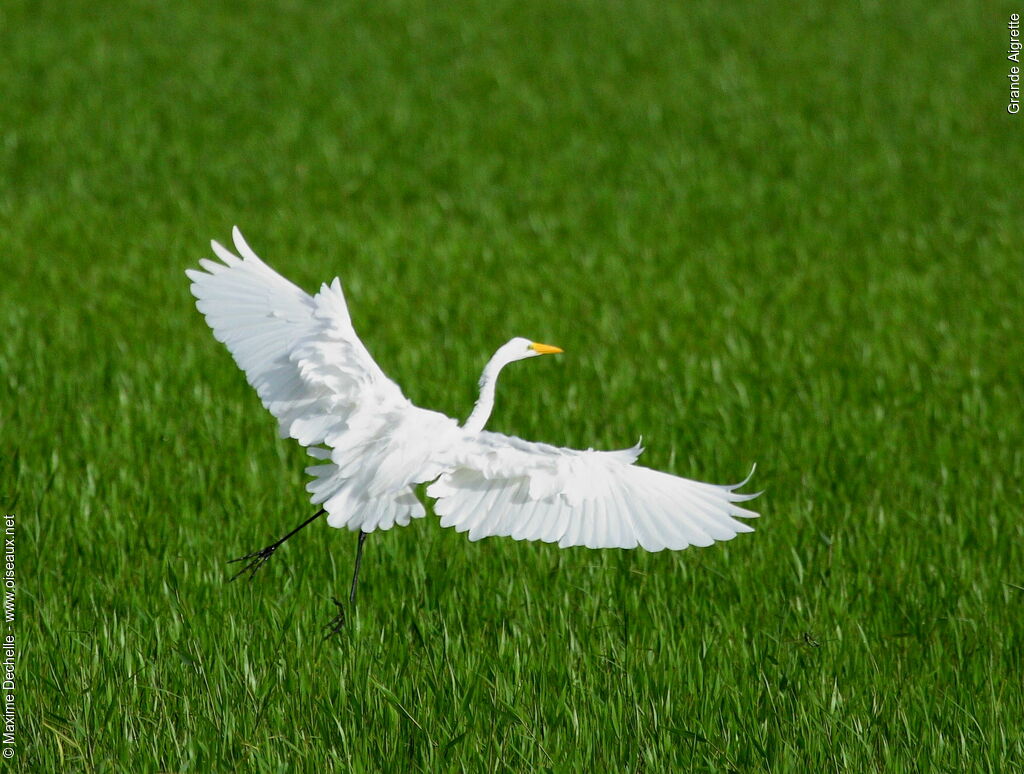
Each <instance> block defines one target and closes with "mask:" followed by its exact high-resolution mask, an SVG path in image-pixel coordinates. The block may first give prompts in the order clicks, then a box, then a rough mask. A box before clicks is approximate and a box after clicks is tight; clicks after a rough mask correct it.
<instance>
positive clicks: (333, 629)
mask: <svg viewBox="0 0 1024 774" xmlns="http://www.w3.org/2000/svg"><path fill="white" fill-rule="evenodd" d="M331 602H333V603H334V606H335V607H336V608H338V614H337V615H336V616H334V618H332V619H331V622H330V623H329V624H327V626H325V627H324V628H325V629H327V630H328V631H327V634H325V635H324V639H325V640H329V639H330V638H331V637H333V636H334V635H335V634H340V633H341V630H342V629H344V628H345V606H344V605H343V604H342V603H341V602H339V601H338V598H337V597H331Z"/></svg>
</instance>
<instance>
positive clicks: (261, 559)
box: [228, 543, 281, 583]
mask: <svg viewBox="0 0 1024 774" xmlns="http://www.w3.org/2000/svg"><path fill="white" fill-rule="evenodd" d="M280 547H281V544H280V543H272V544H271V545H269V546H267V547H266V548H261V549H260V550H259V551H253V552H252V553H251V554H246V555H245V556H240V557H238V558H237V559H232V560H230V561H229V562H228V564H234V563H235V562H248V564H247V565H245V567H243V568H242V569H241V570H239V571H238V572H236V573H235V574H234V575H232V576H231V580H238V577H239V576H240V575H243V574H245V573H249V580H252V579H253V576H255V575H256V571H257V570H258V569H259V568H260V567H262V566H263V565H264V564H266V563H267V560H268V559H270V557H272V556H273V555H274V552H275V551H276V550H277V549H278V548H280ZM229 583H230V581H229Z"/></svg>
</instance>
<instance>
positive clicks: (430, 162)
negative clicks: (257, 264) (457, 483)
mask: <svg viewBox="0 0 1024 774" xmlns="http://www.w3.org/2000/svg"><path fill="white" fill-rule="evenodd" d="M195 5H196V9H195V10H192V8H191V7H190V6H186V5H184V4H177V5H176V6H172V4H161V3H156V2H141V1H139V0H133V1H132V2H128V3H125V4H122V5H118V6H113V5H111V6H110V7H109V8H107V9H104V8H103V7H102V6H97V4H94V3H80V2H68V3H61V4H56V3H42V4H38V3H28V2H24V0H14V2H13V3H7V4H5V5H4V7H3V8H2V9H0V51H2V52H3V53H2V54H0V74H2V75H3V104H2V105H0V183H2V185H0V261H2V265H3V271H2V277H3V280H2V282H0V320H2V325H3V330H4V334H3V336H2V337H0V376H2V381H3V386H2V389H0V396H2V403H0V408H2V420H0V421H2V425H0V426H2V433H3V437H2V441H3V443H2V448H0V483H2V490H0V491H2V493H3V499H4V501H5V502H4V505H5V507H6V509H7V510H8V511H10V512H13V513H14V514H16V518H17V537H16V541H17V562H18V564H17V573H18V576H17V577H18V582H19V587H18V597H17V599H18V607H17V624H16V626H17V628H16V631H17V641H18V643H19V661H18V689H17V692H16V698H17V711H18V717H17V724H18V725H17V748H16V757H15V758H14V759H13V761H10V762H9V764H10V766H11V767H12V768H13V770H18V771H24V772H58V771H60V772H63V771H138V772H156V771H165V772H179V771H180V772H184V771H189V772H229V771H261V772H262V771H268V772H270V771H273V772H290V771H348V770H352V771H367V772H369V771H401V772H413V771H415V772H442V771H453V772H456V771H467V772H477V771H535V770H548V771H552V772H569V771H577V772H604V771H608V772H625V771H630V772H655V771H658V772H663V771H664V772H675V771H722V772H727V771H739V772H756V771H777V772H789V771H793V772H799V771H844V772H847V771H848V772H862V771H884V772H896V771H949V772H960V771H992V772H1005V771H1024V663H1022V661H1024V523H1022V508H1021V499H1022V491H1021V481H1022V478H1024V450H1022V439H1024V408H1022V404H1024V400H1022V396H1024V366H1022V364H1024V341H1022V335H1021V332H1022V330H1024V306H1022V302H1021V299H1022V293H1024V251H1022V246H1021V237H1022V231H1024V193H1022V191H1024V189H1022V187H1021V170H1022V169H1024V142H1022V141H1024V119H1022V117H1021V116H1010V115H1008V114H1007V113H1006V100H1007V93H1008V85H1007V78H1006V74H1007V71H1008V67H1007V65H1008V64H1009V63H1008V62H1007V61H1006V56H1005V54H1006V45H1007V42H1008V40H1009V38H1008V34H1007V30H1006V22H1007V19H1008V17H1009V14H1010V12H1011V11H1012V10H1017V11H1020V8H1019V6H1018V7H1014V6H1011V5H1008V4H1005V3H1000V2H996V3H981V2H968V3H965V4H963V3H962V4H942V3H938V4H937V3H934V2H923V1H922V2H909V3H901V4H895V5H894V6H893V7H890V6H889V4H885V3H877V2H867V3H862V4H838V3H836V4H826V5H825V7H815V10H810V7H811V6H808V9H807V10H798V8H797V7H796V6H785V7H781V6H780V7H777V8H774V9H773V10H771V12H768V11H767V10H766V9H765V8H763V7H762V6H758V5H756V4H755V3H752V2H742V3H735V4H732V5H730V6H729V7H728V8H723V7H720V6H719V4H717V3H712V2H697V3H688V4H672V5H668V4H663V3H654V2H638V3H611V2H572V3H568V2H564V3H558V2H556V3H545V2H498V3H495V2H486V3H484V2H480V3H466V4H459V5H456V6H453V7H447V6H441V5H440V4H435V3H429V2H422V1H420V2H386V3H374V4H359V5H356V4H348V3H345V4H332V5H330V6H328V7H325V6H323V5H318V4H313V3H302V2H297V1H295V0H291V1H282V2H277V3H268V4H262V5H254V6H250V5H249V4H243V3H240V2H223V3H216V4H203V5H202V6H201V7H200V5H199V4H195ZM235 223H237V224H238V225H239V226H240V227H241V228H242V229H243V231H244V232H245V234H246V236H247V237H248V238H249V241H250V243H251V244H252V245H253V247H254V248H255V250H256V251H257V252H259V253H260V254H261V255H262V256H263V257H264V258H265V259H266V260H267V261H268V262H269V263H270V264H271V265H272V266H274V267H275V268H277V269H278V270H279V271H281V272H282V273H284V274H285V275H286V276H288V277H290V278H292V279H293V280H295V281H296V282H298V283H299V284H301V285H303V286H304V287H306V288H307V289H314V288H315V287H317V286H318V284H319V283H320V282H321V281H323V280H328V279H330V278H332V277H334V276H335V275H338V276H340V277H341V278H342V281H343V283H344V284H345V288H346V292H347V294H348V297H349V303H350V306H351V309H352V315H353V319H354V320H355V322H356V327H357V329H358V331H359V332H360V334H361V335H362V337H363V339H364V341H365V342H366V343H367V346H368V347H369V349H370V351H371V352H372V353H373V354H374V356H375V357H376V358H377V360H378V361H379V362H380V364H381V365H382V367H383V368H384V370H385V371H386V372H387V373H388V374H389V375H390V376H392V378H394V379H395V380H396V381H397V382H398V383H399V384H400V385H402V387H403V389H404V390H405V392H406V394H407V395H408V396H409V397H410V398H411V399H412V400H413V401H414V402H416V403H417V404H419V405H422V406H425V407H429V408H434V409H438V410H441V411H444V412H446V413H449V414H451V415H452V416H456V417H460V418H461V417H465V416H466V415H467V413H468V412H469V410H470V408H471V406H472V403H473V400H474V399H475V387H476V379H477V376H478V374H479V371H480V369H481V367H482V366H483V364H484V362H486V360H487V358H488V357H489V356H490V354H491V352H492V351H493V350H494V349H495V348H496V347H497V346H498V345H499V344H501V343H502V342H504V341H505V340H506V339H508V338H509V337H511V336H513V335H524V336H529V337H532V338H535V339H538V340H540V341H550V342H552V343H555V344H559V345H561V346H563V347H564V348H565V349H566V352H567V354H566V355H564V356H562V357H560V358H545V359H541V360H538V361H533V362H529V363H523V364H517V365H515V366H512V367H510V368H509V369H507V370H506V371H505V372H504V373H503V375H502V380H501V383H500V384H499V386H498V405H497V410H496V413H495V415H494V417H493V418H492V420H491V422H490V425H489V427H490V428H491V429H495V430H499V431H502V432H507V433H513V434H518V435H521V436H523V437H526V438H529V439H534V440H543V441H547V442H550V443H555V444H560V445H572V446H580V447H583V448H586V447H587V446H591V445H593V446H594V447H597V448H621V447H624V446H629V445H631V444H633V443H635V442H636V440H637V438H638V437H639V436H640V435H641V434H642V435H643V437H644V443H645V445H646V446H647V452H646V453H645V455H644V457H643V458H642V462H643V463H645V464H647V465H649V466H651V467H656V468H661V469H665V470H669V471H671V472H674V473H677V474H680V475H684V476H687V477H692V478H698V479H701V480H706V481H715V482H722V483H725V482H733V481H737V480H739V479H741V478H742V477H743V476H745V475H746V473H747V471H748V470H749V468H750V465H751V464H752V463H754V462H755V461H756V462H757V464H758V468H757V474H756V476H755V479H754V481H753V483H752V486H754V487H756V488H764V489H765V490H766V491H765V494H764V495H763V497H762V498H761V499H759V500H758V501H756V506H755V507H756V508H757V509H758V510H760V511H761V512H762V514H763V515H762V518H761V519H760V521H759V522H758V523H757V524H756V525H755V526H756V527H757V529H758V531H757V532H756V533H754V534H753V535H744V536H740V537H739V538H737V539H736V540H735V541H733V542H731V543H726V544H720V545H716V546H714V547H711V548H707V549H701V550H695V549H690V550H687V551H684V552H681V553H671V552H664V553H660V554H647V553H644V552H642V551H634V552H623V551H617V550H609V551H588V550H586V549H573V550H568V551H560V550H559V549H558V548H556V547H554V546H549V545H543V544H530V543H517V542H514V541H511V540H501V539H490V540H486V541H484V542H482V543H477V544H470V543H469V542H468V541H466V540H465V538H464V537H463V536H462V535H459V534H456V533H455V532H454V531H451V530H442V529H441V528H440V527H439V525H438V523H437V520H436V519H435V518H433V517H428V518H427V519H425V520H423V521H419V522H416V523H414V524H413V525H412V526H411V527H409V528H405V529H395V530H392V531H390V532H386V533H378V534H374V535H372V536H371V538H370V540H369V541H368V542H367V545H366V556H365V561H364V565H363V570H364V575H363V585H362V587H361V592H360V605H359V608H358V612H357V615H356V617H355V619H354V620H353V621H352V622H351V625H350V626H349V627H348V628H347V629H346V630H345V631H344V632H343V634H342V635H341V636H340V637H338V638H336V639H333V640H328V641H324V640H323V639H322V634H323V626H324V624H326V623H327V621H328V620H329V619H330V618H331V616H332V615H333V613H334V609H333V605H332V604H331V601H330V600H331V597H332V596H333V595H339V596H341V595H343V594H344V593H345V592H346V590H347V584H348V581H349V578H350V574H351V566H352V557H353V552H354V548H355V543H354V538H353V536H352V535H351V534H350V533H348V532H339V531H335V530H331V529H328V528H327V527H326V526H323V525H318V526H317V527H314V528H311V529H309V530H307V531H306V532H304V533H303V534H301V535H300V536H298V537H296V538H295V539H294V540H293V541H292V542H291V543H289V544H288V545H287V546H286V547H285V548H284V549H282V550H281V551H280V552H279V553H278V554H277V556H275V557H274V559H273V560H272V561H271V562H270V563H269V564H268V565H267V567H266V568H265V569H264V570H263V571H262V572H261V574H260V575H259V576H258V577H257V578H256V579H255V580H254V581H252V582H251V583H246V582H238V583H234V584H228V583H227V582H226V581H227V580H228V578H229V577H230V573H231V568H229V567H228V566H227V565H226V564H225V562H226V560H227V559H229V558H231V557H234V556H237V555H239V554H242V553H245V552H247V551H250V550H253V549H255V548H258V547H260V546H263V545H265V544H266V543H267V542H269V541H270V540H271V539H272V538H275V537H277V536H279V535H280V534H282V533H283V532H284V531H286V530H287V529H289V528H290V527H292V526H294V525H295V524H297V523H298V522H299V521H301V520H302V519H303V518H304V517H306V516H307V515H309V514H310V513H311V512H312V511H311V510H310V506H309V504H308V502H307V500H306V495H305V492H304V490H303V485H304V482H305V476H304V474H303V467H304V466H305V465H306V464H307V462H306V460H307V458H306V457H305V455H304V454H303V452H302V451H301V450H300V449H299V448H297V447H296V446H295V445H294V444H293V443H290V442H285V441H280V440H278V439H277V436H276V426H275V422H274V420H273V419H272V418H271V417H270V416H269V415H268V414H267V413H266V412H265V411H264V410H263V408H262V407H261V406H260V404H259V401H258V400H257V398H256V396H255V394H254V393H253V391H252V390H251V389H250V388H249V387H248V385H247V384H246V383H245V380H244V377H243V376H242V374H241V373H240V372H239V371H238V370H237V369H236V367H235V365H234V363H233V362H232V361H231V358H230V357H229V355H228V353H227V351H226V350H225V349H224V348H223V347H222V346H221V345H220V344H218V343H217V342H216V341H215V340H214V339H213V337H212V335H211V334H210V331H209V330H208V328H207V327H206V325H205V324H204V322H203V320H202V318H201V316H200V314H199V313H198V312H197V311H196V310H195V308H194V305H193V299H192V298H191V296H190V295H189V292H188V283H187V281H186V278H185V276H184V273H183V272H184V270H185V269H186V268H188V267H190V266H193V265H195V263H196V261H197V260H198V259H199V258H200V257H204V256H207V255H209V250H208V240H209V239H210V238H217V239H219V240H221V241H225V240H228V239H229V238H230V228H231V226H232V224H235Z"/></svg>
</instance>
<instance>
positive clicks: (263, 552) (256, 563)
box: [228, 508, 327, 580]
mask: <svg viewBox="0 0 1024 774" xmlns="http://www.w3.org/2000/svg"><path fill="white" fill-rule="evenodd" d="M325 513H327V511H326V510H324V509H323V508H321V509H320V510H319V511H317V512H316V513H314V514H313V515H312V516H310V517H309V518H308V519H306V520H305V521H304V522H302V523H301V524H300V525H299V526H297V527H296V528H295V529H293V530H292V531H291V532H289V533H288V534H287V535H285V536H284V537H283V538H281V539H280V540H278V541H277V542H275V543H271V544H270V545H269V546H267V547H266V548H261V549H260V550H259V551H253V552H252V553H251V554H246V555H245V556H240V557H238V558H237V559H232V560H231V561H230V562H228V564H233V563H234V562H248V564H246V565H245V567H243V568H242V569H241V570H239V571H238V572H236V573H235V574H234V575H233V576H232V577H231V580H236V579H237V578H238V576H239V575H242V574H243V573H249V580H252V579H253V576H254V575H256V571H257V570H258V569H259V568H260V567H262V566H263V565H264V564H266V562H267V560H268V559H270V557H272V556H273V555H274V552H275V551H276V550H277V549H279V548H280V547H281V546H282V545H284V542H285V541H286V540H287V539H288V538H290V537H291V536H292V535H294V534H295V533H296V532H298V531H299V530H300V529H302V528H303V527H308V526H309V525H310V524H312V523H313V522H314V521H316V520H317V519H319V518H320V517H321V516H323V515H324V514H325Z"/></svg>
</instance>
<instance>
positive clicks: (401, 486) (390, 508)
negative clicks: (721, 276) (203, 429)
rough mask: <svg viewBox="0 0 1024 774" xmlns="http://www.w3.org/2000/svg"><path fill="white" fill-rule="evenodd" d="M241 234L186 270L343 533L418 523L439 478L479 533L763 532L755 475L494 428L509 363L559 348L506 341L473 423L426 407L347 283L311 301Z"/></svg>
mask: <svg viewBox="0 0 1024 774" xmlns="http://www.w3.org/2000/svg"><path fill="white" fill-rule="evenodd" d="M232 235H233V238H234V246H235V250H236V251H237V255H236V254H235V253H232V252H231V251H230V250H228V249H226V248H225V247H223V246H222V245H220V244H218V243H217V242H213V243H212V246H213V251H214V253H215V254H216V256H217V257H218V258H219V259H220V262H217V261H213V260H209V259H202V260H201V261H200V265H201V266H202V270H198V269H190V270H188V271H187V274H188V276H189V278H190V279H191V280H192V293H193V295H194V296H195V297H196V298H197V299H198V300H197V303H196V306H197V307H198V308H199V311H200V312H202V313H203V314H204V315H205V317H206V321H207V323H209V325H210V327H211V328H212V329H213V334H214V336H215V337H216V338H217V339H218V340H219V341H221V342H223V343H224V344H225V345H226V346H227V348H228V350H229V351H230V352H231V354H232V356H233V357H234V359H235V362H236V363H237V364H238V366H239V367H240V368H241V369H242V370H243V371H244V372H245V375H246V378H247V379H248V380H249V383H250V384H251V385H252V386H253V387H254V388H255V389H256V391H257V393H258V394H259V397H260V400H262V401H263V405H264V406H265V407H266V408H267V410H268V411H270V413H271V414H273V415H274V416H275V417H276V418H277V420H278V423H279V428H280V432H281V436H282V437H286V438H287V437H290V438H294V439H295V440H296V441H298V442H299V443H300V444H301V445H303V446H306V447H309V453H310V454H311V455H312V456H313V457H315V458H316V459H317V460H318V461H319V464H316V465H314V466H312V467H310V468H308V469H307V472H308V473H309V474H310V475H311V476H312V477H313V479H312V481H310V482H309V484H308V485H307V489H308V491H309V492H310V493H311V494H312V498H311V499H312V502H313V503H314V504H317V505H321V506H322V508H323V510H324V511H326V513H327V518H328V521H329V523H330V524H331V526H334V527H348V528H349V529H350V530H353V531H356V530H358V531H359V532H360V533H361V535H362V536H365V533H369V532H373V531H375V530H378V529H390V528H391V527H393V526H395V525H401V526H405V525H407V524H408V523H409V522H410V521H411V520H412V519H414V518H420V517H422V516H424V515H425V511H424V508H423V505H422V504H421V503H420V501H419V499H418V498H417V497H416V493H415V486H416V485H417V484H422V483H427V482H432V483H430V485H429V486H428V487H427V490H426V491H427V494H428V496H430V497H431V498H434V499H435V500H436V504H435V506H434V510H435V512H436V513H437V514H438V515H439V516H440V517H441V525H442V526H445V527H454V528H455V529H456V530H458V531H459V532H468V533H469V539H470V540H479V539H481V538H485V537H488V536H492V535H504V536H509V537H512V538H514V539H516V540H541V541H544V542H548V543H558V544H559V546H561V547H563V548H568V547H570V546H587V547H588V548H635V547H637V546H640V547H642V548H644V549H646V550H648V551H660V550H662V549H666V548H668V549H673V550H679V549H683V548H686V547H687V546H691V545H695V546H707V545H710V544H711V543H713V542H715V541H716V540H728V539H730V538H732V537H734V536H735V535H736V534H737V533H740V532H752V531H753V530H752V528H751V527H750V526H748V525H747V524H745V523H744V522H741V521H737V519H736V517H744V518H749V517H756V516H757V515H758V514H757V513H754V512H753V511H750V510H747V509H745V508H742V507H740V506H739V505H737V503H741V502H744V501H746V500H750V499H751V498H753V497H756V496H757V495H755V494H741V493H739V492H738V491H737V490H738V489H739V488H740V487H741V486H743V483H746V482H743V483H741V484H736V485H732V486H720V485H715V484H705V483H701V482H698V481H691V480H689V479H685V478H680V477H677V476H672V475H669V474H667V473H661V472H659V471H655V470H651V469H649V468H645V467H641V466H639V465H636V464H635V462H636V459H637V457H638V456H639V455H640V452H641V449H640V447H639V445H638V446H635V447H633V448H631V449H624V450H621V451H594V450H587V451H578V450H575V449H566V448H559V447H555V446H550V445H548V444H543V443H533V442H530V441H524V440H521V439H519V438H515V437H511V436H506V435H502V434H500V433H493V432H488V431H486V430H484V429H483V428H484V425H485V424H486V422H487V419H488V417H489V416H490V413H491V409H492V408H493V406H494V389H495V383H496V381H497V378H498V374H499V372H500V371H501V369H502V368H504V366H506V365H508V364H509V363H512V362H514V361H516V360H522V359H525V358H529V357H535V356H538V355H541V354H553V353H557V352H561V350H560V349H558V348H557V347H552V346H549V345H544V344H538V343H535V342H532V341H530V340H529V339H524V338H514V339H512V340H511V341H509V342H508V343H506V344H504V345H503V346H502V347H500V348H499V349H498V351H497V352H496V353H495V354H494V356H493V357H492V358H491V359H490V361H489V362H488V363H487V365H486V367H485V368H484V371H483V375H482V376H481V378H480V398H479V400H478V401H477V403H476V406H475V407H474V409H473V411H472V413H471V414H470V416H469V418H468V419H467V420H466V421H465V422H464V423H463V424H462V425H461V426H460V425H459V423H458V422H457V421H456V420H454V419H451V418H450V417H447V416H445V415H444V414H440V413H438V412H435V411H429V410H426V409H422V408H419V407H417V406H414V405H413V404H412V403H411V402H410V401H409V400H408V399H407V398H406V397H405V396H404V395H403V394H402V391H401V389H400V388H399V387H398V385H396V384H395V383H394V382H393V381H391V380H390V379H389V378H388V377H387V376H386V375H385V374H384V372H383V371H382V370H381V369H380V367H379V366H378V365H377V364H376V363H375V362H374V360H373V358H372V357H371V356H370V353H369V352H368V351H367V350H366V347H364V346H363V344H362V342H361V341H360V340H359V337H358V336H357V335H356V332H355V330H354V328H353V327H352V321H351V319H350V317H349V313H348V307H347V305H346V303H345V297H344V295H343V294H342V290H341V283H340V282H339V281H338V279H337V278H336V279H335V280H334V281H333V282H332V283H331V284H329V285H328V284H324V285H322V286H321V287H320V290H319V292H318V293H317V294H316V295H313V296H311V295H309V294H308V293H306V292H304V291H303V290H301V289H299V288H298V287H296V286H295V285H293V284H292V283H291V282H289V281H288V280H286V279H285V278H284V277H282V276H281V275H279V274H278V273H277V272H275V271H274V270H273V269H271V268H270V267H269V266H267V265H266V264H265V263H264V262H263V261H262V260H260V259H259V257H257V255H256V254H255V253H254V252H253V251H252V250H251V249H250V248H249V246H248V245H247V244H246V242H245V240H244V239H243V238H242V234H241V233H240V232H239V230H238V229H237V228H235V229H234V231H233V233H232ZM748 478H749V477H748ZM361 545H362V544H361V543H360V546H361ZM274 548H276V545H275V546H274ZM268 549H269V550H270V552H272V550H273V548H272V547H268ZM266 550H267V549H265V550H264V551H266ZM250 556H254V555H250ZM268 556H269V554H268ZM246 558H248V557H246ZM264 560H265V558H264ZM353 597H354V587H353Z"/></svg>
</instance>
